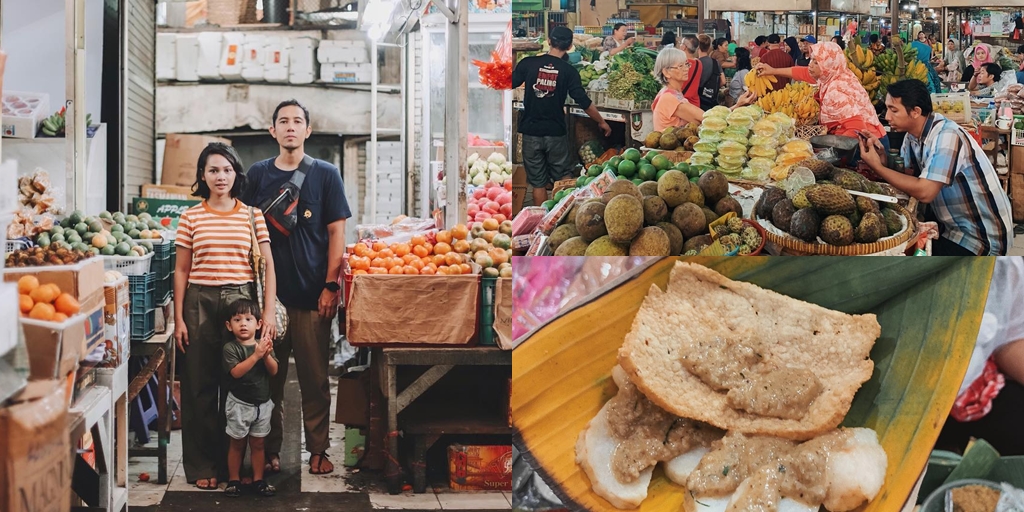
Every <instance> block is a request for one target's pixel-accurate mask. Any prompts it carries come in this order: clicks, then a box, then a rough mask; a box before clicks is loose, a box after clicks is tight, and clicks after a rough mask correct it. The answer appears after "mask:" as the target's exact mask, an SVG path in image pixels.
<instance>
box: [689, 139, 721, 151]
mask: <svg viewBox="0 0 1024 512" xmlns="http://www.w3.org/2000/svg"><path fill="white" fill-rule="evenodd" d="M693 150H694V151H697V152H700V153H717V152H718V143H717V142H711V141H709V140H701V141H699V142H697V143H696V144H694V145H693Z"/></svg>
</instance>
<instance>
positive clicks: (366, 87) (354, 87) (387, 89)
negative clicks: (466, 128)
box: [157, 80, 402, 94]
mask: <svg viewBox="0 0 1024 512" xmlns="http://www.w3.org/2000/svg"><path fill="white" fill-rule="evenodd" d="M199 85H266V86H278V87H289V88H290V87H315V88H318V89H344V90H349V91H366V92H369V91H370V89H371V86H370V84H344V83H340V84H339V83H327V82H313V83H311V84H292V83H273V82H244V81H225V80H201V81H198V82H178V81H174V80H161V81H159V82H157V86H166V87H195V86H199ZM377 91H378V92H382V93H387V94H399V93H401V92H402V86H400V85H378V86H377Z"/></svg>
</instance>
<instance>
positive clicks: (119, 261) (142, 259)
mask: <svg viewBox="0 0 1024 512" xmlns="http://www.w3.org/2000/svg"><path fill="white" fill-rule="evenodd" d="M152 261H153V253H149V254H147V255H145V256H103V268H104V269H105V270H116V271H118V272H120V273H122V274H124V275H126V276H140V275H144V274H148V273H149V268H150V263H152Z"/></svg>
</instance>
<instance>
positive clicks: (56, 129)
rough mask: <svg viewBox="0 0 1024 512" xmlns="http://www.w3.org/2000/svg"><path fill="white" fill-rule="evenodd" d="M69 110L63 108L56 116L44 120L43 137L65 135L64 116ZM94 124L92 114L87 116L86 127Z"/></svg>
mask: <svg viewBox="0 0 1024 512" xmlns="http://www.w3.org/2000/svg"><path fill="white" fill-rule="evenodd" d="M66 110H67V108H61V109H60V111H59V112H57V113H56V114H54V115H52V116H50V117H47V118H46V119H43V127H42V132H43V135H49V136H50V137H55V136H58V135H64V131H65V120H64V114H65V111H66ZM91 124H92V114H86V115H85V125H86V126H89V125H91Z"/></svg>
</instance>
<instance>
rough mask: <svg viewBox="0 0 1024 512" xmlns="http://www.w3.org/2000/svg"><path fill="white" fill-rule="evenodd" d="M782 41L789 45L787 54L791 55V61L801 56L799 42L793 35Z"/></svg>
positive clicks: (802, 54)
mask: <svg viewBox="0 0 1024 512" xmlns="http://www.w3.org/2000/svg"><path fill="white" fill-rule="evenodd" d="M784 42H785V43H786V46H788V47H789V56H790V57H793V62H796V61H797V60H800V59H802V58H803V56H804V52H802V51H800V43H798V42H797V41H796V38H795V37H793V36H789V37H787V38H786V39H784Z"/></svg>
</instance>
